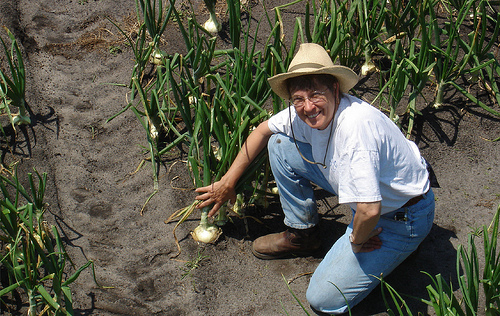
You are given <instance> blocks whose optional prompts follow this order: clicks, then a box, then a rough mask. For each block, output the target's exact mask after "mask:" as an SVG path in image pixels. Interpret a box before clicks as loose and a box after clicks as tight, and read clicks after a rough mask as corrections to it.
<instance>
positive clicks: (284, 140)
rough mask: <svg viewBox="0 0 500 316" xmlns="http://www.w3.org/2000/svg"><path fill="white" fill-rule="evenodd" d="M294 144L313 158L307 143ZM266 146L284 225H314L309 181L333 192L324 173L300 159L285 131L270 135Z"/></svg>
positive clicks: (312, 195)
mask: <svg viewBox="0 0 500 316" xmlns="http://www.w3.org/2000/svg"><path fill="white" fill-rule="evenodd" d="M297 145H298V146H299V148H300V152H301V153H302V154H303V155H304V156H305V157H306V158H307V159H310V160H312V159H313V158H312V151H311V146H310V145H309V144H306V143H302V142H297ZM268 150H269V161H270V164H271V170H272V172H273V176H274V178H275V180H276V184H277V186H278V190H279V194H280V201H281V206H282V208H283V212H284V214H285V225H287V226H289V227H293V228H298V229H305V228H309V227H312V226H314V225H316V224H317V223H318V221H319V218H318V213H317V206H316V200H315V198H314V192H313V188H312V185H311V181H312V182H314V183H316V184H317V185H319V186H321V187H322V188H323V189H324V190H327V191H329V192H332V193H334V192H333V189H332V188H331V186H330V184H329V183H328V182H327V181H326V178H325V176H324V175H323V174H322V173H321V171H320V170H319V167H318V166H317V165H314V164H311V163H308V162H306V161H305V160H304V159H302V157H301V156H300V154H299V152H298V151H297V148H296V146H295V143H294V141H293V138H291V137H288V136H287V135H285V134H274V135H273V136H271V138H270V139H269V142H268Z"/></svg>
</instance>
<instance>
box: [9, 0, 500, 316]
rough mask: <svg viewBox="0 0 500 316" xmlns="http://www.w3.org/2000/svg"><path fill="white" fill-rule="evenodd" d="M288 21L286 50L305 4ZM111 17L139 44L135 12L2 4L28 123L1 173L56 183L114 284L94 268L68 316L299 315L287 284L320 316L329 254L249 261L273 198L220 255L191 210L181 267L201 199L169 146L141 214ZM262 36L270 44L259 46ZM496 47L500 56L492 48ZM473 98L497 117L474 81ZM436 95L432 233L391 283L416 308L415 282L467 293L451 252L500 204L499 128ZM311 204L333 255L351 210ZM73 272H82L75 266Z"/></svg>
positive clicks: (79, 247)
mask: <svg viewBox="0 0 500 316" xmlns="http://www.w3.org/2000/svg"><path fill="white" fill-rule="evenodd" d="M261 1H264V3H265V5H266V6H265V8H264V7H263V6H262V4H261ZM219 2H220V3H218V5H217V7H216V8H217V13H218V15H219V18H220V20H221V21H222V22H223V29H222V31H221V32H219V34H218V35H217V37H218V38H217V45H220V47H222V48H227V47H229V46H230V44H229V40H228V37H229V35H228V33H227V28H228V25H227V23H226V24H224V21H226V20H225V19H227V17H226V11H225V7H224V4H223V3H224V1H219ZM186 3H187V2H186ZM285 3H288V2H286V1H282V0H279V1H267V0H260V1H250V2H249V3H248V4H247V6H248V7H249V8H250V10H251V12H252V15H251V16H249V15H244V14H243V15H242V17H243V18H242V21H243V22H244V21H245V19H251V20H252V21H259V20H260V19H262V18H263V17H264V11H265V10H267V11H268V13H269V14H270V16H271V17H273V16H274V13H273V11H272V10H273V7H275V6H277V5H279V4H285ZM179 5H180V4H179ZM185 5H186V6H187V4H185ZM192 5H193V10H194V13H195V14H196V16H198V17H200V21H204V20H205V19H206V18H208V11H207V10H206V8H205V6H204V3H203V1H201V0H193V1H192ZM180 7H181V6H180ZM497 10H498V6H497ZM281 12H282V18H283V21H285V23H284V33H285V36H286V38H285V41H287V40H288V41H290V38H291V34H292V32H293V26H294V23H295V18H296V17H301V16H303V15H304V3H301V2H299V3H297V4H294V5H292V6H288V7H286V8H283V9H282V10H281ZM110 21H113V22H114V23H116V24H117V25H119V26H120V27H121V28H122V29H123V30H124V32H125V33H127V34H132V33H133V32H134V30H135V32H137V28H138V26H137V14H136V6H135V1H134V0H113V1H111V0H32V1H27V0H2V1H1V2H0V25H5V26H6V27H7V28H8V29H10V30H11V32H12V33H13V34H14V36H15V37H16V39H17V40H18V42H19V46H20V47H21V49H22V51H23V54H24V63H25V67H26V72H27V77H26V100H27V104H28V106H29V108H30V109H31V111H32V117H31V125H29V126H26V127H23V128H18V129H17V133H16V134H14V133H11V134H10V135H6V136H2V138H1V140H0V144H1V149H2V164H3V165H4V166H6V167H7V166H10V165H12V164H13V163H15V162H17V167H18V174H19V177H20V178H21V179H25V178H24V175H26V174H27V173H28V172H32V171H33V168H35V169H36V170H37V171H39V172H45V173H47V174H48V180H47V189H46V194H45V202H47V203H48V204H49V208H48V211H47V212H46V213H45V219H46V220H47V221H48V222H49V223H50V224H52V225H55V226H56V227H57V228H58V230H59V232H60V234H61V235H62V237H63V240H64V242H65V243H66V250H67V252H68V253H69V256H70V257H71V259H72V261H73V262H74V264H75V266H76V267H79V266H82V265H83V264H85V263H86V262H88V260H92V261H93V262H94V264H95V277H96V279H97V281H98V282H99V284H100V285H102V286H105V287H106V288H103V287H99V286H98V285H97V284H96V283H95V282H94V279H93V275H92V273H91V270H90V269H86V270H84V271H83V272H82V273H81V275H80V276H79V277H78V279H77V280H76V281H75V282H74V283H72V284H71V292H72V297H73V308H74V309H75V315H104V316H111V315H194V316H196V315H283V314H286V313H288V314H290V315H303V314H305V312H304V311H303V309H302V307H301V306H299V304H298V303H297V301H296V300H295V299H294V297H293V296H292V294H291V292H290V290H289V288H288V287H287V282H286V281H285V280H290V281H291V282H290V284H289V286H290V288H291V290H292V291H293V293H294V294H295V295H296V296H297V298H298V299H299V300H300V301H301V302H302V303H303V304H304V306H305V308H306V310H307V311H308V312H309V313H311V314H313V312H312V311H311V310H310V308H309V305H308V304H307V301H306V298H305V292H306V289H307V285H308V282H309V278H310V273H312V272H313V271H314V269H315V267H316V266H317V265H318V263H319V262H320V261H321V256H318V257H307V258H294V259H286V260H273V261H263V260H259V259H257V258H255V257H254V256H253V255H252V252H251V243H252V241H253V240H254V239H255V238H257V237H259V236H261V235H263V234H267V233H270V232H277V231H279V230H280V229H281V228H282V225H283V224H282V220H283V214H282V213H281V210H280V207H279V203H278V202H277V201H271V204H270V207H269V209H267V210H264V209H262V208H260V207H257V206H249V207H248V209H247V210H246V215H249V216H251V218H246V219H241V218H238V217H235V216H232V217H231V218H232V221H230V222H229V223H227V224H226V225H225V226H224V227H223V234H222V235H221V237H220V238H219V240H218V241H217V242H216V243H215V244H208V245H199V244H197V243H196V242H195V241H194V240H193V239H192V238H191V235H190V231H191V230H193V229H194V228H195V227H196V226H197V225H198V218H199V216H198V215H197V213H195V214H196V215H193V217H192V220H188V221H186V222H184V223H183V224H182V225H179V227H178V228H177V229H176V236H177V238H178V239H179V243H180V246H181V249H182V251H181V253H180V254H179V255H177V253H178V248H177V245H176V242H175V239H174V237H173V234H172V231H173V229H174V226H175V223H174V222H172V223H168V224H167V223H165V221H166V220H167V219H168V217H169V216H170V215H171V214H172V213H173V212H175V211H176V210H178V209H180V208H183V207H185V206H187V205H189V204H190V203H192V201H193V199H194V197H195V196H196V193H195V192H194V188H195V187H194V184H193V181H192V179H191V177H190V176H189V171H188V166H187V163H186V156H185V153H184V152H183V151H179V150H177V149H175V148H174V149H173V150H171V151H169V152H168V153H166V154H165V155H164V156H163V161H162V164H161V165H160V168H159V172H158V189H159V190H158V193H157V194H155V195H154V196H153V197H152V198H151V199H150V200H149V202H148V203H147V204H146V205H145V207H144V208H143V206H144V204H145V202H146V200H147V199H148V197H150V195H151V193H152V192H153V190H154V187H153V175H152V171H151V168H150V166H149V163H148V162H147V163H145V164H143V165H141V162H142V161H143V160H144V159H146V158H147V157H148V154H147V152H146V150H145V149H144V148H145V147H147V140H146V135H145V133H144V129H143V128H142V127H141V125H140V123H139V121H138V120H137V118H136V115H135V114H134V113H133V112H132V111H129V110H127V111H125V112H124V113H122V114H120V115H118V116H116V118H114V119H112V120H110V121H108V119H109V118H111V117H112V116H113V115H115V114H117V113H118V112H120V111H121V110H122V109H123V108H124V107H125V106H126V104H127V100H128V99H127V98H129V97H130V96H129V95H128V92H129V89H128V87H127V85H128V84H129V82H130V76H131V74H132V69H133V67H134V55H133V52H132V49H131V48H130V46H129V45H128V44H127V41H126V40H125V38H124V36H123V34H122V33H121V32H120V31H119V30H118V29H117V27H116V26H115V25H113V24H112V23H111V22H110ZM267 28H268V30H267V31H266V26H265V23H262V29H261V30H260V31H259V32H260V33H259V34H266V32H270V30H269V27H268V26H267ZM5 34H6V33H5V32H4V31H3V29H2V30H1V31H0V35H1V36H2V37H3V38H7V36H6V35H5ZM257 40H258V41H259V43H261V44H262V42H263V41H265V38H262V39H257ZM492 40H493V41H496V48H494V49H496V54H497V57H498V54H499V52H498V50H499V44H500V42H499V39H498V38H496V39H492ZM183 43H184V42H183V39H182V36H181V34H180V32H179V29H178V27H177V25H176V24H175V23H169V24H168V25H167V28H166V31H165V34H164V35H163V39H162V49H163V50H164V51H165V52H167V53H169V54H174V53H181V54H183V53H185V52H184V51H179V50H182V49H183V45H184V44H183ZM377 75H378V74H377V73H374V74H371V75H368V76H366V77H365V76H363V77H362V78H361V81H360V83H359V84H358V85H357V86H356V87H355V89H354V90H356V91H357V93H358V94H359V95H360V96H361V97H363V98H364V99H366V100H368V101H371V100H373V99H374V98H375V96H376V94H377V93H378V91H377V89H379V86H378V81H377V80H378V79H377ZM468 89H469V90H470V91H471V93H473V94H474V95H476V96H477V97H478V98H479V99H480V100H482V101H483V102H485V103H487V104H488V105H489V106H491V107H492V108H494V109H496V111H500V110H499V105H498V103H497V104H495V103H494V100H493V99H491V98H490V97H489V96H488V94H487V93H486V92H485V91H484V89H483V87H482V86H481V85H480V84H471V85H470V86H469V87H468ZM429 91H431V92H426V93H427V97H428V98H427V99H425V98H419V99H418V103H417V108H418V109H419V110H420V111H421V114H422V115H419V116H418V117H417V119H416V120H415V125H414V128H413V132H412V136H411V139H413V140H414V141H415V142H416V143H417V145H418V147H419V148H420V150H421V152H422V155H423V156H424V157H425V158H426V159H427V160H428V161H429V162H430V163H431V165H432V167H433V169H434V171H435V173H436V176H437V179H438V181H439V184H440V188H437V189H434V193H435V195H436V217H435V221H434V226H433V228H432V231H431V233H430V235H429V236H428V237H427V238H426V240H425V241H424V242H423V244H422V245H421V248H420V250H419V251H418V252H417V253H416V254H414V255H412V256H411V257H410V258H409V259H408V260H407V261H405V262H404V263H403V264H402V265H401V266H399V267H398V268H397V269H396V270H395V271H394V272H393V273H392V274H391V275H390V276H387V277H386V278H385V280H386V282H387V283H389V284H390V285H391V286H392V287H394V288H395V289H396V290H397V291H398V292H400V293H401V294H403V293H404V294H408V295H410V296H413V297H420V298H427V297H428V296H427V290H426V286H427V285H428V284H429V283H430V279H429V278H428V276H426V275H425V274H423V273H422V272H421V271H426V272H428V273H429V274H430V275H436V274H441V275H443V276H444V277H445V279H446V280H449V281H451V282H452V284H453V286H454V290H457V289H458V285H457V283H456V281H457V280H456V255H457V247H458V245H466V244H467V238H468V234H469V233H471V232H472V231H474V230H476V229H479V228H481V227H482V226H483V225H489V224H490V222H491V221H492V219H493V215H494V214H495V211H496V209H497V207H498V205H499V204H500V172H499V168H500V165H499V164H500V141H496V142H495V141H491V140H493V139H496V138H498V137H500V117H499V116H495V115H493V114H491V113H489V112H487V111H485V110H484V109H483V108H481V107H479V106H477V105H475V104H474V103H472V102H471V101H470V100H468V99H466V98H465V97H463V95H462V94H460V93H457V92H456V91H453V90H450V91H449V92H448V93H446V94H445V97H444V103H443V105H442V106H441V107H439V108H438V109H435V108H433V107H429V106H428V104H427V101H429V100H428V99H432V89H429ZM2 124H3V126H4V128H5V126H8V123H7V122H6V121H2ZM317 193H318V195H317V198H318V205H319V207H320V212H321V214H322V220H321V232H322V241H323V242H324V252H326V251H327V249H328V245H331V244H333V242H334V241H335V239H336V238H337V237H339V236H340V235H341V234H342V233H343V231H344V230H345V227H346V225H347V224H348V223H349V222H350V219H351V211H350V209H349V208H348V207H347V206H345V205H339V204H338V203H337V200H336V198H335V197H334V196H331V195H328V194H325V192H323V191H322V190H319V189H318V191H317ZM254 218H257V219H258V220H259V221H256V220H254ZM247 228H248V231H247ZM479 249H481V247H479ZM480 256H482V255H481V254H480ZM197 259H199V260H198V261H197ZM193 263H197V266H193ZM68 269H69V270H68V271H69V273H71V271H72V272H74V269H73V270H71V267H70V266H69V264H68ZM3 278H4V274H2V281H3V280H4V279H3ZM107 287H111V288H107ZM7 303H8V304H7V305H8V306H3V307H2V308H3V310H2V313H4V314H5V315H21V314H26V306H19V305H17V303H16V300H15V298H12V297H11V298H9V300H7ZM407 303H408V304H409V305H410V308H411V309H412V311H413V312H414V313H415V314H416V313H418V312H420V313H422V314H424V315H426V314H428V313H429V314H432V312H431V310H430V308H429V307H428V306H427V305H426V304H424V303H421V302H418V301H416V300H412V299H408V300H407ZM285 311H286V312H285ZM352 313H353V315H386V307H385V305H384V303H383V300H382V294H381V291H380V290H379V289H377V290H375V291H374V292H372V293H371V294H370V295H369V296H368V298H367V299H366V300H365V301H363V302H362V303H361V304H359V306H356V307H355V308H354V309H353V310H352Z"/></svg>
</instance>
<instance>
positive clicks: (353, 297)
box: [197, 43, 434, 314]
mask: <svg viewBox="0 0 500 316" xmlns="http://www.w3.org/2000/svg"><path fill="white" fill-rule="evenodd" d="M357 82H358V77H357V75H356V74H355V73H354V72H353V71H352V70H351V69H349V68H346V67H343V66H336V65H334V64H333V63H332V60H331V59H330V57H329V55H328V53H327V52H326V51H325V49H324V48H322V47H321V46H319V45H317V44H311V43H308V44H302V45H300V48H299V50H298V52H297V54H296V55H295V57H294V58H293V60H292V62H291V63H290V67H289V69H288V72H287V73H283V74H279V75H276V76H274V77H272V78H269V83H270V85H271V88H272V89H273V91H274V92H275V93H276V94H277V95H279V96H280V97H282V98H283V99H286V100H289V101H290V106H289V107H287V108H286V109H284V110H283V111H281V112H280V113H277V114H276V115H274V116H272V117H271V118H270V119H269V120H268V121H265V122H263V123H261V124H260V125H259V126H258V127H257V129H255V130H254V131H253V132H252V133H251V134H250V135H249V136H248V138H247V140H246V142H245V144H244V146H243V147H242V149H241V151H240V153H239V154H238V156H237V157H236V159H235V161H234V162H233V164H232V166H231V168H230V169H229V170H228V172H227V173H226V174H225V175H224V176H223V177H222V178H221V180H220V181H218V182H216V183H214V185H213V186H212V185H211V186H207V187H202V188H198V189H197V192H198V193H200V195H199V196H198V197H197V199H199V200H203V202H202V203H200V205H199V207H200V208H202V207H205V206H209V205H213V207H212V209H211V211H210V213H209V215H210V216H212V215H214V214H215V213H216V212H217V210H218V209H219V208H220V206H221V205H222V204H223V203H225V202H226V201H228V200H231V201H232V202H234V199H235V196H236V195H235V191H234V188H235V185H236V183H237V181H238V179H239V178H240V177H241V175H242V174H243V173H244V171H245V169H246V167H247V166H248V165H249V164H250V163H251V162H252V161H253V160H254V159H255V157H256V156H257V155H258V154H259V152H260V151H261V150H263V149H264V148H265V147H266V145H267V147H268V150H269V160H270V163H271V169H272V172H273V175H274V178H275V181H276V184H277V186H278V190H279V195H280V202H281V205H282V208H283V212H284V214H285V225H286V226H287V227H288V229H287V230H285V231H284V232H280V233H275V234H270V235H267V236H262V237H260V238H258V239H256V240H255V241H254V243H253V245H252V252H253V254H254V255H255V256H256V257H258V258H260V259H264V260H268V259H278V258H287V257H292V256H308V255H312V254H314V253H316V252H318V250H319V249H320V246H321V245H320V236H319V229H318V222H319V217H318V213H317V208H316V201H315V198H314V192H313V187H312V183H315V184H316V185H318V186H320V187H321V188H323V189H324V190H326V191H329V192H331V193H332V194H336V195H337V196H338V200H339V203H341V204H347V205H349V206H350V207H351V209H352V214H353V216H352V221H351V223H350V224H349V226H348V227H347V229H346V231H345V233H344V235H343V236H342V237H341V238H339V239H338V240H337V241H336V242H335V243H334V245H333V246H332V248H331V249H330V250H329V251H328V252H327V254H326V256H325V257H324V259H323V260H322V261H321V263H320V264H319V266H318V267H317V268H316V271H315V272H314V274H313V276H312V278H311V281H310V284H309V288H308V289H307V299H308V301H309V303H310V304H311V307H312V308H313V309H314V310H316V311H320V312H323V313H330V314H341V313H344V312H346V311H347V310H348V308H352V307H353V306H355V305H356V304H357V303H359V302H360V301H361V300H363V298H365V297H366V296H367V295H368V294H369V293H370V292H371V291H372V290H373V289H374V288H375V287H376V286H377V285H379V283H380V282H379V279H378V278H379V277H380V276H381V275H384V276H386V275H388V274H389V273H390V272H391V271H393V270H394V269H395V268H396V267H397V266H398V265H399V264H400V263H401V262H403V261H404V260H405V259H406V258H407V257H408V256H409V255H410V254H411V253H412V252H413V251H415V250H416V249H417V247H418V245H419V244H420V243H421V242H422V240H423V239H424V238H425V237H426V236H427V234H428V233H429V231H430V229H431V227H432V222H433V218H434V195H433V192H432V190H431V188H430V182H429V173H428V171H427V165H426V162H425V160H424V159H423V158H422V157H421V156H420V153H419V150H418V148H417V146H416V145H415V144H414V143H413V142H411V141H409V140H407V139H406V138H405V137H404V135H403V134H402V133H401V131H400V130H399V128H398V127H397V126H396V125H395V124H394V123H393V122H392V121H391V120H390V119H389V118H388V117H387V116H386V115H384V114H383V113H382V112H380V111H379V110H377V109H376V108H374V107H373V106H371V105H370V104H368V103H366V102H364V101H362V100H359V99H357V98H355V97H353V96H351V95H348V94H347V92H348V91H349V90H350V89H351V88H353V87H354V86H355V85H356V83H357Z"/></svg>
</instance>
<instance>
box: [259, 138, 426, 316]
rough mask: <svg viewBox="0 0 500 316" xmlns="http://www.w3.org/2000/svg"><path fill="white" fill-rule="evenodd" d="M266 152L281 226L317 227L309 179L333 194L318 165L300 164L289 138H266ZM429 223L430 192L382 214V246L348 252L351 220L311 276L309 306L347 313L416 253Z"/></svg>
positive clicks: (306, 148) (303, 148)
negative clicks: (282, 216) (281, 215)
mask: <svg viewBox="0 0 500 316" xmlns="http://www.w3.org/2000/svg"><path fill="white" fill-rule="evenodd" d="M297 145H298V146H299V148H300V152H301V153H302V154H303V155H304V156H305V157H306V158H307V159H309V160H311V161H312V160H313V159H312V154H311V146H310V145H309V144H306V143H301V142H297ZM268 148H269V160H270V163H271V168H272V171H273V175H274V178H275V179H276V183H277V185H278V188H279V192H280V200H281V205H282V208H283V212H284V214H285V224H286V225H287V226H289V227H293V228H299V229H302V228H309V227H312V226H314V225H316V224H317V223H318V221H319V218H318V213H317V208H316V201H315V198H314V192H313V188H312V185H311V181H312V182H314V183H316V184H317V185H319V186H320V187H321V188H323V189H324V190H326V191H329V192H331V193H333V194H335V192H334V191H333V189H332V187H331V185H330V184H329V183H328V182H327V181H326V179H325V177H324V175H323V174H322V173H321V171H320V169H319V168H321V166H318V165H313V164H310V163H308V162H306V161H304V160H303V159H302V157H300V155H299V153H298V152H297V149H296V147H295V144H294V142H293V139H292V138H290V137H288V136H286V135H283V134H274V135H273V136H272V137H271V138H270V139H269V144H268ZM396 213H398V215H400V214H403V215H404V216H403V218H404V220H396V219H395V214H396ZM353 218H354V211H353ZM433 219H434V193H433V192H432V190H429V192H428V193H426V194H425V195H424V196H423V199H422V200H420V201H419V202H418V203H417V204H415V205H412V206H410V207H405V208H400V209H398V210H395V211H393V212H391V213H388V214H384V215H382V216H381V218H380V220H379V222H378V224H377V227H382V228H383V230H382V232H381V233H380V235H379V237H380V239H381V240H382V248H381V249H377V250H374V251H372V252H368V253H353V252H352V249H351V244H350V242H349V234H350V233H351V231H352V221H351V223H350V225H349V226H348V227H347V229H346V232H345V234H344V235H343V236H342V237H340V238H339V239H338V240H337V241H336V242H335V244H334V245H333V246H332V248H331V249H330V250H329V251H328V253H327V254H326V256H325V258H324V259H323V260H322V261H321V263H320V264H319V265H318V267H317V268H316V271H315V272H314V274H313V276H312V278H311V281H310V283H309V288H308V289H307V293H306V296H307V300H308V301H309V303H310V304H311V306H312V307H313V308H314V309H316V310H318V311H321V312H324V313H331V314H341V313H344V312H347V310H348V308H349V307H350V308H352V307H353V306H354V305H356V304H358V303H359V302H360V301H361V300H363V299H364V298H365V297H366V296H367V295H368V294H369V293H370V292H371V291H372V290H373V289H374V288H375V287H376V286H378V285H379V284H380V281H379V279H378V278H380V276H381V275H384V276H387V275H388V274H389V273H390V272H392V271H393V270H394V269H395V268H396V267H397V266H398V265H399V264H400V263H401V262H403V261H404V260H405V259H406V258H407V257H408V256H409V255H410V254H411V253H412V252H413V251H415V250H416V249H417V247H418V245H419V244H420V243H421V242H422V241H423V240H424V238H425V237H426V236H427V234H428V233H429V231H430V229H431V227H432V222H433ZM341 293H342V294H343V295H342V294H341ZM344 296H345V298H344Z"/></svg>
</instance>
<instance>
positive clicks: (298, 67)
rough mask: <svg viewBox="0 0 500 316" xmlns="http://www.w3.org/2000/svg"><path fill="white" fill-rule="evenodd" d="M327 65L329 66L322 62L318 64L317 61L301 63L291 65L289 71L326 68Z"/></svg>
mask: <svg viewBox="0 0 500 316" xmlns="http://www.w3.org/2000/svg"><path fill="white" fill-rule="evenodd" d="M325 67H329V66H325V65H322V64H317V63H301V64H297V65H294V66H292V67H290V68H289V69H288V72H293V71H300V70H301V69H308V68H309V69H311V68H313V69H321V68H325Z"/></svg>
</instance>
